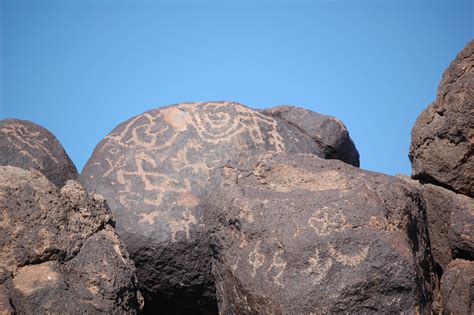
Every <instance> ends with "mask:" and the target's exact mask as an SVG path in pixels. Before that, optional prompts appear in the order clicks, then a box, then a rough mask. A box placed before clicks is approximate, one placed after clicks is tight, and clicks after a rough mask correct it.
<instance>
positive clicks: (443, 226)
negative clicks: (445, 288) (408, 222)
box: [400, 176, 474, 275]
mask: <svg viewBox="0 0 474 315" xmlns="http://www.w3.org/2000/svg"><path fill="white" fill-rule="evenodd" d="M400 178H402V179H404V180H405V181H406V182H407V183H409V184H411V185H413V186H414V187H416V189H417V190H418V191H420V192H421V194H422V196H423V199H424V202H425V206H426V216H427V219H428V231H429V236H430V243H431V251H432V254H433V258H434V261H435V263H436V266H437V268H438V269H439V270H438V274H439V275H441V274H442V272H443V271H444V270H446V267H447V265H448V264H449V263H450V262H451V261H452V260H453V259H455V258H462V259H474V199H472V198H470V197H467V196H465V195H463V194H456V193H455V192H453V191H451V190H448V189H445V188H443V187H440V186H435V185H432V184H420V183H419V182H418V181H415V180H412V179H409V178H407V177H405V176H400Z"/></svg>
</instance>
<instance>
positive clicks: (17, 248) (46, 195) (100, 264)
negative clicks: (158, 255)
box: [0, 166, 141, 314]
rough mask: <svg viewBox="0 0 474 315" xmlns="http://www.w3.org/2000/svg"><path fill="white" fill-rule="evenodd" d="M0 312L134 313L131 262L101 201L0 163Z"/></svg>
mask: <svg viewBox="0 0 474 315" xmlns="http://www.w3.org/2000/svg"><path fill="white" fill-rule="evenodd" d="M0 209H1V211H2V213H1V217H0V309H1V310H5V312H7V313H8V311H9V310H10V311H11V310H15V311H16V313H18V314H78V313H89V314H97V313H109V314H118V313H120V314H121V313H129V314H135V313H138V312H139V310H140V303H141V302H140V299H141V296H140V293H139V292H138V291H137V286H138V285H137V279H136V276H135V267H134V265H133V262H132V261H131V260H130V259H129V256H128V253H127V251H126V249H125V246H124V245H123V243H122V242H121V241H120V240H119V238H118V236H117V235H116V234H115V232H114V229H113V227H112V225H111V224H112V223H113V221H112V220H111V213H110V210H109V209H108V207H107V205H106V203H105V201H104V199H103V198H102V197H100V196H98V195H89V194H87V193H86V191H85V189H84V188H83V187H82V186H81V185H79V183H77V182H75V181H68V182H67V184H66V185H65V186H64V187H63V188H62V189H60V190H59V189H58V188H57V187H56V186H55V185H54V184H52V183H51V182H50V181H48V179H47V178H46V177H45V176H44V175H43V174H42V173H40V172H39V171H36V170H32V171H28V170H24V169H21V168H17V167H12V166H0Z"/></svg>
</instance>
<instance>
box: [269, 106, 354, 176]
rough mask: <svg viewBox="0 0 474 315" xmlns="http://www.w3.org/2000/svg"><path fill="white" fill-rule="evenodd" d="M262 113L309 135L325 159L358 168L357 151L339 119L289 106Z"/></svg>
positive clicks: (277, 107) (273, 108) (276, 107)
mask: <svg viewBox="0 0 474 315" xmlns="http://www.w3.org/2000/svg"><path fill="white" fill-rule="evenodd" d="M262 112H263V113H264V114H267V115H271V116H273V117H278V118H281V119H283V120H285V121H286V122H288V123H289V124H291V125H293V126H296V127H298V128H299V129H300V130H301V131H303V132H304V133H306V134H307V135H309V136H310V137H311V138H313V140H314V141H315V142H316V143H317V144H318V146H319V147H320V148H321V150H322V151H323V157H324V158H325V159H336V160H341V161H343V162H346V163H348V164H351V165H354V166H357V167H359V164H360V163H359V151H357V148H356V146H355V144H354V142H353V141H352V139H351V137H350V136H349V131H348V130H347V128H346V126H345V125H344V123H343V122H342V121H340V120H339V119H337V118H335V117H332V116H327V115H322V114H319V113H315V112H313V111H311V110H309V109H305V108H301V107H296V106H290V105H281V106H275V107H272V108H269V109H265V110H263V111H262Z"/></svg>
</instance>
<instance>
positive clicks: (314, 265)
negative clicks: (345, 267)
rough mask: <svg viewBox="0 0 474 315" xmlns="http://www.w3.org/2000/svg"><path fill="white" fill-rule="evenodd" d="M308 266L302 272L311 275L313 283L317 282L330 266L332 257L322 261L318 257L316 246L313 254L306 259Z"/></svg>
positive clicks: (324, 275)
mask: <svg viewBox="0 0 474 315" xmlns="http://www.w3.org/2000/svg"><path fill="white" fill-rule="evenodd" d="M308 264H309V266H308V268H306V269H305V270H304V272H306V273H308V274H310V275H311V282H312V283H313V284H319V283H320V282H321V280H323V279H324V278H325V277H326V276H327V274H328V272H329V270H330V269H331V267H332V259H331V258H328V259H327V260H325V261H322V260H321V258H320V257H319V250H318V249H317V248H316V250H315V253H314V255H312V256H311V257H309V259H308Z"/></svg>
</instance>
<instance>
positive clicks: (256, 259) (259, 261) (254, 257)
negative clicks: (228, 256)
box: [248, 240, 265, 278]
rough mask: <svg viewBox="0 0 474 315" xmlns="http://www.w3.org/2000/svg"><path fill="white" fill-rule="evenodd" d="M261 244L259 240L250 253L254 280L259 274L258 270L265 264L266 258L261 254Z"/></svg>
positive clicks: (249, 260) (249, 259)
mask: <svg viewBox="0 0 474 315" xmlns="http://www.w3.org/2000/svg"><path fill="white" fill-rule="evenodd" d="M260 243H261V241H260V240H258V241H257V244H256V245H255V247H254V249H253V250H252V251H251V252H250V253H249V258H248V262H249V264H250V265H251V266H252V273H251V276H252V278H254V277H255V275H256V274H257V269H258V268H260V267H262V266H263V264H264V263H265V256H264V255H263V254H261V253H260V252H259V247H260Z"/></svg>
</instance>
